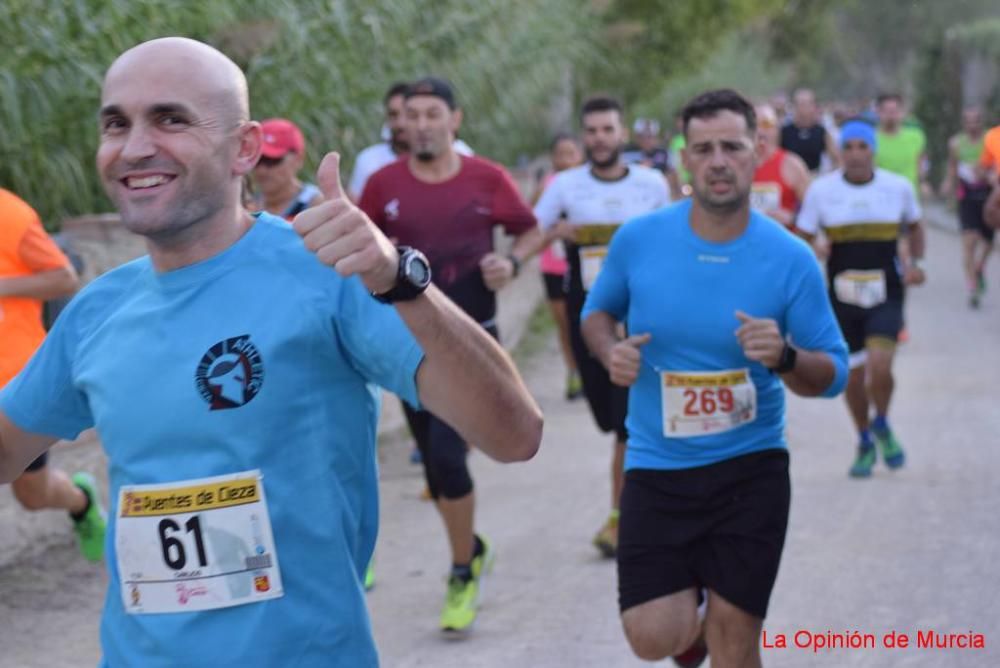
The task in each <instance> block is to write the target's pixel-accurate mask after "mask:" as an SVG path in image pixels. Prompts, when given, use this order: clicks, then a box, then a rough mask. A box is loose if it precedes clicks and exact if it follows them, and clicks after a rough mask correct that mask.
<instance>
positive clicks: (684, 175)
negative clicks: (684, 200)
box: [667, 133, 691, 183]
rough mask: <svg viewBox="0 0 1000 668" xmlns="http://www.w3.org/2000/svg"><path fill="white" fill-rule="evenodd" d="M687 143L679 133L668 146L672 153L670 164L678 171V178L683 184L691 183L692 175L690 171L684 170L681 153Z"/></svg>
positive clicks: (671, 139)
mask: <svg viewBox="0 0 1000 668" xmlns="http://www.w3.org/2000/svg"><path fill="white" fill-rule="evenodd" d="M686 145H687V142H686V141H685V140H684V134H683V133H677V134H675V135H674V136H673V137H671V138H670V143H669V144H668V145H667V150H668V151H669V152H670V163H671V165H673V168H674V169H676V170H677V178H679V179H680V181H681V183H689V182H690V181H691V175H690V174H688V171H687V170H686V169H684V164H683V163H682V162H681V151H682V150H684V147H685V146H686Z"/></svg>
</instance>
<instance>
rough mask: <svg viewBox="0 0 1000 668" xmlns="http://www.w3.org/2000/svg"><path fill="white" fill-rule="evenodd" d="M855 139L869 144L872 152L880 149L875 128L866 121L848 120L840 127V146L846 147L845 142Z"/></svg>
mask: <svg viewBox="0 0 1000 668" xmlns="http://www.w3.org/2000/svg"><path fill="white" fill-rule="evenodd" d="M855 139H860V140H861V141H863V142H864V143H866V144H868V146H869V147H870V148H871V150H872V153H874V152H875V151H876V150H877V149H878V142H877V141H876V139H875V128H873V127H872V126H871V125H869V124H868V123H865V122H864V121H848V122H846V123H844V125H843V126H842V127H841V128H840V148H844V144H846V143H847V142H849V141H852V140H855Z"/></svg>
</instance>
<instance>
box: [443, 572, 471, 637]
mask: <svg viewBox="0 0 1000 668" xmlns="http://www.w3.org/2000/svg"><path fill="white" fill-rule="evenodd" d="M478 608H479V581H478V579H477V578H471V579H469V580H463V579H462V578H460V577H456V576H451V577H450V578H448V594H447V595H446V596H445V599H444V609H443V610H442V611H441V630H442V631H445V632H452V633H454V632H460V631H465V630H466V629H468V628H469V627H470V626H472V622H474V621H476V612H477V610H478Z"/></svg>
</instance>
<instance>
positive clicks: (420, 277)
mask: <svg viewBox="0 0 1000 668" xmlns="http://www.w3.org/2000/svg"><path fill="white" fill-rule="evenodd" d="M406 275H407V276H408V277H409V278H410V281H411V282H412V283H413V284H414V285H426V284H427V283H428V282H430V279H431V270H430V267H428V266H427V263H426V262H424V261H423V259H422V258H419V257H411V258H410V261H409V262H407V263H406Z"/></svg>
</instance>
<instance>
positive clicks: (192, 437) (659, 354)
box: [0, 38, 1000, 667]
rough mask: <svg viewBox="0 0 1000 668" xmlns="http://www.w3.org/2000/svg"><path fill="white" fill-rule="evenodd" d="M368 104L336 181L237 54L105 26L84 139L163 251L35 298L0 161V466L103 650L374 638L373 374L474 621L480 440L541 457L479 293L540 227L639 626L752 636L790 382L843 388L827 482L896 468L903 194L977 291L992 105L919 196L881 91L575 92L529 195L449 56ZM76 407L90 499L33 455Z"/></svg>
mask: <svg viewBox="0 0 1000 668" xmlns="http://www.w3.org/2000/svg"><path fill="white" fill-rule="evenodd" d="M383 103H384V105H383V106H384V113H385V118H384V123H385V124H384V131H383V139H382V141H380V142H378V143H376V144H374V145H372V146H370V147H369V148H367V149H365V150H364V151H362V152H361V153H359V154H358V155H357V156H356V158H355V159H354V161H353V171H352V172H351V175H350V178H348V179H346V180H345V181H344V183H345V184H346V187H345V186H343V185H342V184H341V158H340V156H339V155H337V154H329V155H327V156H326V157H325V158H324V160H323V161H322V163H321V166H320V168H319V170H318V172H317V174H316V177H315V179H314V181H315V183H313V182H310V180H308V179H307V180H302V178H301V176H300V173H301V171H302V167H303V164H304V161H305V158H306V147H307V145H311V144H318V143H319V142H318V141H316V140H315V138H313V141H312V142H310V141H308V140H307V138H306V137H305V136H304V135H303V133H302V131H301V130H300V129H299V127H298V126H297V125H296V123H295V122H294V120H290V119H280V118H276V119H267V120H263V121H261V122H255V121H253V120H251V119H252V116H251V115H250V111H249V104H248V95H247V90H246V81H245V79H244V78H243V75H242V73H241V72H240V71H239V69H238V68H237V67H236V66H235V65H234V64H233V63H232V62H231V61H229V59H228V58H226V57H225V56H224V55H223V54H221V53H219V52H218V51H216V50H214V49H212V48H211V47H208V46H207V45H204V44H201V43H198V42H194V41H192V40H186V39H180V38H168V39H160V40H154V41H151V42H146V43H143V44H140V45H138V46H136V47H134V48H132V49H130V50H128V51H126V52H125V53H123V54H122V55H121V56H120V57H119V58H118V59H117V60H116V61H115V62H114V64H113V65H112V66H111V67H110V69H109V70H108V72H107V75H106V78H105V80H104V84H103V88H102V100H101V110H100V137H101V140H100V147H99V150H98V160H97V163H98V170H99V172H100V174H101V178H102V181H103V182H104V185H105V187H106V189H107V191H108V194H109V196H110V197H111V199H112V200H113V201H114V202H115V204H116V206H117V208H118V210H119V211H120V213H121V217H122V222H123V224H124V225H125V226H126V227H127V228H128V229H129V230H131V231H132V232H135V233H137V234H139V235H142V236H144V237H145V238H146V240H147V244H148V249H149V256H147V257H144V258H141V259H140V260H137V261H135V262H132V263H129V264H127V265H124V266H122V267H120V268H118V269H116V270H113V271H111V272H109V273H108V274H106V275H104V276H101V277H99V278H98V279H96V280H95V281H93V282H92V283H91V284H89V285H88V286H86V287H85V288H84V289H83V290H82V291H81V292H80V293H79V294H78V295H77V296H76V297H75V298H74V299H73V300H72V301H71V302H70V303H69V305H68V307H67V308H66V309H65V311H63V312H62V313H61V314H60V315H59V317H58V318H54V317H50V318H48V319H47V321H43V317H42V307H43V302H45V301H49V300H53V299H57V298H62V297H66V296H68V295H71V294H72V293H74V292H75V291H76V290H77V289H78V282H79V281H78V277H77V273H76V270H75V269H74V267H73V263H72V262H70V260H69V259H68V258H67V256H66V255H65V254H64V253H63V252H62V251H61V250H60V248H59V247H58V246H57V244H56V243H55V241H54V240H53V239H52V238H50V237H49V236H48V235H47V234H46V233H45V232H44V230H43V228H42V225H41V222H40V220H39V219H38V216H37V215H36V214H35V213H34V211H33V210H32V209H31V207H30V206H29V205H28V204H27V203H25V202H24V201H22V200H20V199H19V198H18V197H17V196H16V195H14V194H13V193H10V192H9V191H6V190H0V309H2V311H0V315H2V318H0V337H2V340H3V349H2V350H0V387H3V390H2V392H0V480H2V481H3V482H10V483H11V484H12V485H13V490H14V493H15V496H16V498H17V499H18V500H19V501H20V503H21V504H22V505H23V506H24V507H25V508H26V509H28V510H39V509H44V508H53V509H62V510H65V511H67V512H68V513H69V515H70V518H71V520H72V524H73V527H74V528H75V530H76V533H77V535H78V536H79V543H80V547H81V550H82V551H83V554H84V556H85V557H86V558H87V559H89V560H92V561H99V560H101V559H102V558H104V557H106V558H107V562H108V569H109V574H110V582H109V592H108V596H107V602H106V607H105V613H104V621H103V624H102V630H101V640H102V647H103V651H104V661H105V664H106V665H109V666H118V665H143V666H152V665H190V666H196V665H221V664H220V662H221V663H225V664H226V665H229V664H232V663H234V662H240V663H241V664H242V665H261V666H267V665H291V664H289V663H288V661H289V658H290V657H294V658H295V660H294V661H293V663H295V665H316V666H327V665H344V666H352V667H354V666H369V665H377V654H376V650H375V646H374V642H373V640H372V638H371V633H370V624H369V619H368V614H367V611H366V605H365V601H364V593H363V592H364V590H365V589H368V588H370V587H371V586H372V585H373V583H374V577H375V576H374V567H373V554H374V550H375V537H376V534H377V527H378V503H377V498H378V490H377V466H376V457H375V430H376V419H377V415H378V401H379V399H378V396H379V392H380V391H379V389H378V388H385V389H387V390H390V391H392V392H394V393H395V394H397V395H398V396H399V397H400V399H401V400H402V402H403V409H404V412H405V416H406V421H407V424H408V426H409V429H410V432H411V434H412V437H413V440H414V442H415V444H416V447H415V452H414V461H415V462H417V463H419V464H420V465H421V466H422V467H423V470H424V474H425V481H426V487H427V495H428V497H429V498H430V499H431V500H432V501H433V505H434V506H435V508H436V511H437V514H438V516H439V517H440V518H441V522H442V526H443V529H444V532H445V534H446V536H447V538H448V545H449V554H448V555H447V558H448V560H449V563H450V567H449V571H448V579H447V585H446V588H445V592H444V604H443V607H442V608H441V614H440V623H439V625H440V628H441V629H442V631H444V632H447V633H451V634H455V633H463V632H465V631H467V630H468V629H469V628H470V627H471V625H472V624H473V622H474V620H475V619H476V617H477V615H478V604H479V594H480V583H481V581H482V578H483V577H485V576H486V575H487V573H488V572H489V570H490V567H491V565H492V562H493V560H494V558H495V555H496V546H494V545H493V543H492V542H491V541H490V540H489V539H488V538H487V537H486V536H485V535H484V534H483V532H482V531H481V530H480V529H479V528H478V527H477V525H476V518H475V506H476V497H475V487H474V481H473V478H472V476H471V474H470V471H469V467H468V465H467V462H466V460H467V456H468V452H469V450H470V448H472V447H474V448H476V449H479V450H481V451H482V452H484V453H485V454H487V455H488V456H490V457H493V458H494V459H497V460H499V461H518V460H524V459H530V458H531V457H532V456H533V454H534V453H535V451H536V449H537V448H538V446H539V442H540V439H541V423H542V416H541V412H540V410H539V409H538V406H537V404H536V403H535V401H534V400H533V399H532V397H531V396H530V395H529V394H528V392H527V389H526V387H525V386H524V383H523V381H522V380H521V378H520V375H519V374H518V371H517V370H516V368H515V366H514V364H513V362H512V360H511V358H510V357H509V356H508V354H507V353H506V352H504V351H503V349H502V348H501V347H500V346H499V345H498V343H497V341H498V338H499V332H498V327H497V297H496V294H497V292H499V291H500V290H503V289H504V288H505V286H507V285H508V284H509V283H510V282H511V281H512V280H513V279H515V278H516V277H517V276H518V275H519V274H520V273H521V272H522V271H523V270H525V269H526V268H527V267H529V266H533V265H529V264H528V262H529V261H530V260H532V258H533V257H535V256H536V255H540V256H541V260H540V269H541V275H542V279H541V280H543V281H544V285H545V295H546V298H547V301H548V303H549V307H550V309H551V312H552V315H553V318H554V320H555V322H556V324H557V333H558V337H559V343H560V351H561V354H562V357H563V360H564V362H565V366H566V382H565V397H566V399H568V400H572V399H575V398H577V397H580V396H582V397H583V398H584V399H585V402H586V405H587V407H588V409H589V412H590V414H591V416H592V418H593V421H594V423H595V425H596V427H597V428H598V430H599V431H601V432H602V433H606V434H611V435H612V439H611V453H610V457H609V460H610V463H609V473H610V476H609V478H610V480H609V484H608V487H607V488H606V491H602V492H601V493H608V495H609V504H608V515H607V517H606V518H601V519H600V526H599V527H598V530H597V532H596V534H595V535H594V536H593V537H592V539H591V541H592V543H593V545H594V547H595V548H596V549H597V550H598V551H599V552H600V553H601V554H602V555H604V556H605V557H608V558H609V559H615V560H616V562H617V570H618V591H619V606H620V615H621V619H622V624H623V628H624V632H625V637H626V638H627V641H628V643H629V645H630V646H631V648H632V650H633V651H634V653H635V654H636V655H637V656H639V657H641V658H643V659H647V660H657V659H662V658H665V657H674V661H675V662H676V663H677V664H678V665H682V666H696V665H699V664H700V663H701V662H702V661H704V659H705V658H706V657H707V656H709V655H711V657H712V661H713V665H716V666H756V665H760V655H759V637H760V632H761V628H762V623H763V619H764V617H765V615H766V612H767V608H768V603H769V599H770V595H771V590H772V588H773V585H774V582H775V578H776V576H777V572H778V566H779V562H780V558H781V553H782V549H783V545H784V540H785V533H786V528H787V522H788V511H789V504H790V483H789V474H788V453H787V446H786V440H785V438H786V436H785V433H784V426H785V389H788V390H790V391H791V392H793V393H795V394H798V395H801V396H807V397H813V396H827V397H830V396H836V395H838V394H840V393H842V392H843V393H844V396H845V399H846V404H847V409H848V412H849V414H850V416H851V418H852V420H853V423H854V425H855V428H856V434H854V436H853V437H850V438H849V437H847V436H846V435H845V439H844V440H845V443H846V442H850V443H851V447H852V448H854V450H853V452H852V453H851V454H850V456H851V457H853V459H852V461H851V463H850V466H849V467H847V466H845V468H847V470H848V473H849V475H850V476H852V477H855V478H867V477H870V476H871V474H872V470H873V467H874V466H875V465H876V464H877V462H878V461H879V459H881V461H882V462H883V463H884V464H885V465H886V466H887V467H888V468H890V469H898V468H899V467H902V466H904V465H905V462H906V455H905V449H904V447H903V445H902V444H901V442H900V439H899V438H898V437H897V435H896V432H895V431H894V429H893V426H892V424H891V422H890V419H889V412H890V406H891V400H892V395H893V391H894V379H893V371H892V369H893V362H894V355H895V351H896V348H897V347H898V346H899V345H900V343H901V342H902V341H904V340H905V336H906V329H905V312H904V305H905V296H906V293H907V290H908V289H909V288H910V287H915V286H919V285H921V284H922V283H924V281H925V280H927V276H926V274H925V270H924V267H923V264H922V259H923V257H924V253H925V246H926V236H925V232H924V229H923V224H922V220H923V218H924V214H923V203H925V202H926V200H927V198H928V197H930V195H931V194H932V193H933V192H934V191H937V192H939V193H940V194H942V195H944V196H947V197H954V198H956V200H957V209H958V217H959V220H960V223H961V230H962V238H963V256H962V258H961V261H962V263H963V267H964V271H965V275H966V277H967V281H968V294H967V295H965V296H964V299H966V300H967V301H968V304H969V306H970V307H971V308H974V309H978V308H980V307H981V306H982V305H983V300H984V296H985V292H986V286H987V278H986V267H987V260H988V258H989V255H990V252H991V250H992V245H993V229H994V228H995V227H997V226H1000V187H998V179H1000V127H997V128H994V129H993V130H990V131H987V129H986V123H985V112H984V110H982V109H979V108H975V107H970V108H968V109H966V110H965V111H964V112H963V114H962V118H961V119H956V122H958V121H960V125H961V128H960V130H959V131H958V132H957V134H955V136H954V137H953V138H952V139H951V141H950V142H949V145H948V156H949V157H948V164H947V167H946V170H945V173H946V175H945V178H944V180H943V182H942V183H941V184H940V185H939V186H938V187H934V186H932V185H931V184H930V183H929V181H928V180H929V174H930V170H929V167H928V162H927V157H926V153H927V151H926V144H927V140H926V137H925V136H924V133H923V131H922V130H921V129H920V127H919V124H918V123H917V122H916V121H915V119H913V117H912V116H911V115H910V114H908V112H907V109H906V106H905V101H904V99H903V98H902V97H901V96H900V95H898V94H884V95H881V96H879V97H878V98H877V100H876V101H875V102H874V103H872V104H864V105H855V106H852V105H848V104H842V103H836V104H831V105H828V107H827V108H826V109H825V110H822V109H821V108H820V107H819V105H818V104H817V102H816V98H815V96H814V94H813V93H812V92H811V91H809V90H805V89H803V90H798V91H796V92H795V93H794V95H793V96H792V101H791V103H789V102H788V101H787V100H786V99H784V97H783V96H775V97H772V98H771V99H768V100H758V101H756V102H754V101H750V100H748V99H747V98H745V97H744V96H742V95H741V94H739V93H738V92H736V91H733V90H728V89H721V90H712V91H706V92H705V93H703V94H701V95H699V96H697V97H695V98H694V99H692V100H691V101H690V102H689V103H688V104H687V105H685V107H684V108H683V109H682V110H681V111H680V113H679V114H678V115H677V117H676V126H675V127H676V131H675V132H674V133H673V134H672V135H671V136H669V137H667V136H665V134H664V132H663V131H662V128H661V125H660V122H659V121H658V120H656V119H650V118H638V119H634V120H633V121H632V122H631V123H629V117H628V115H627V112H626V110H625V109H624V108H623V106H622V104H621V103H620V102H619V101H618V100H616V99H615V98H613V97H609V96H603V95H595V96H592V97H589V98H587V99H586V100H585V101H584V103H583V104H582V106H581V107H580V110H579V114H578V117H577V120H578V127H576V128H573V129H572V130H570V129H567V131H565V132H563V133H560V134H559V135H557V136H556V137H555V138H554V139H553V140H552V143H551V146H550V157H551V170H547V171H546V173H545V174H544V175H542V178H540V179H539V182H538V183H537V187H536V189H535V192H534V193H533V194H532V196H531V197H530V198H526V197H524V195H523V194H522V193H521V192H520V190H519V188H518V186H517V185H516V184H515V182H514V180H513V179H512V178H511V176H510V175H509V174H508V173H507V171H506V170H505V169H504V168H503V167H501V166H500V165H498V164H496V163H494V162H492V161H490V160H488V159H486V158H483V157H481V156H479V155H476V153H475V152H474V150H473V148H472V147H470V146H469V145H468V144H466V143H465V142H463V141H462V140H461V139H459V132H460V129H461V124H462V114H463V111H462V106H461V99H460V97H459V95H458V92H457V91H456V90H455V89H454V87H453V86H452V85H451V84H450V83H449V82H448V81H446V80H445V79H442V78H439V77H435V76H428V77H425V78H422V79H419V80H417V81H412V82H406V83H396V84H393V85H391V86H390V87H389V88H388V90H387V92H386V94H385V97H384V100H383ZM629 128H631V130H632V134H631V139H632V140H633V141H634V143H630V142H629V139H630V136H629ZM496 228H501V229H502V231H503V232H504V233H505V234H506V235H507V236H508V237H511V238H512V242H511V243H510V244H509V246H508V245H505V246H503V248H504V249H505V250H501V249H500V248H498V247H496V246H495V234H494V232H495V230H496ZM664 286H669V289H664ZM251 297H252V298H251ZM46 327H51V330H50V332H49V333H48V336H46V331H45V329H46ZM137 360H141V365H140V366H141V368H142V372H141V373H137V368H136V361H137ZM151 378H155V379H156V382H155V383H151V382H150V379H151ZM91 427H96V429H97V431H98V433H99V434H100V437H101V440H102V444H103V447H104V449H105V452H106V454H107V456H108V463H109V471H110V493H109V494H108V497H109V498H110V504H109V511H110V517H111V518H112V519H110V520H109V519H107V517H108V516H107V515H106V514H105V509H104V507H103V505H102V503H101V500H100V499H101V497H102V494H101V493H100V491H99V490H98V489H97V486H96V485H95V483H94V479H93V478H92V477H91V476H90V475H88V474H86V473H82V472H81V473H77V474H76V475H74V476H72V477H70V476H68V475H67V474H65V473H63V472H62V471H59V470H58V469H56V468H54V467H52V466H50V465H48V463H47V460H46V452H47V450H48V448H49V447H50V446H51V445H52V443H53V442H54V441H55V440H56V439H57V438H65V439H73V438H76V437H77V436H78V435H79V434H80V432H81V431H83V430H84V429H87V428H91ZM549 438H558V434H550V435H549ZM848 452H849V451H848V449H847V448H845V465H846V464H847V461H846V460H847V459H848ZM595 521H596V520H595ZM279 556H280V562H279ZM223 658H224V660H223Z"/></svg>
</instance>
